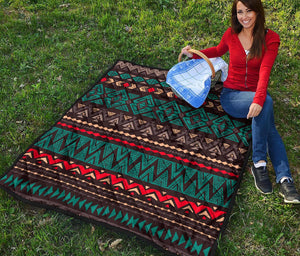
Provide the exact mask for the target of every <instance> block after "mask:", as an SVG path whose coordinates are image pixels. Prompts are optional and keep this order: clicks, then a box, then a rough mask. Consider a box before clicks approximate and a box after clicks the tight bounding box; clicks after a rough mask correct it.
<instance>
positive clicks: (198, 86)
mask: <svg viewBox="0 0 300 256" xmlns="http://www.w3.org/2000/svg"><path fill="white" fill-rule="evenodd" d="M209 60H210V61H211V63H212V65H213V67H214V69H215V71H216V72H217V71H219V70H221V81H222V82H224V81H225V80H226V78H227V75H228V64H227V63H226V62H225V61H224V60H223V59H222V58H220V57H218V58H210V59H209ZM211 76H212V70H211V68H210V66H209V64H208V63H207V61H205V60H204V59H192V60H188V61H184V62H179V63H178V64H176V65H175V66H174V67H172V68H171V69H170V70H169V72H168V74H167V81H166V82H167V84H169V85H170V86H171V88H172V89H173V91H174V92H175V94H176V95H177V96H178V97H180V98H182V99H183V100H185V101H186V102H188V103H189V104H190V105H192V106H193V107H195V108H198V107H200V106H201V105H202V104H203V103H204V101H205V99H206V97H207V95H208V93H209V90H210V87H211V82H212V78H211Z"/></svg>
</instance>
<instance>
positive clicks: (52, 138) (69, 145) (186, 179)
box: [35, 127, 236, 207]
mask: <svg viewBox="0 0 300 256" xmlns="http://www.w3.org/2000/svg"><path fill="white" fill-rule="evenodd" d="M35 145H36V146H38V147H41V148H44V149H47V150H49V151H52V152H55V153H57V154H61V155H64V156H68V157H70V158H74V159H77V160H80V161H82V162H85V163H87V164H92V165H94V166H97V167H99V168H101V169H106V170H110V171H113V172H117V173H123V174H126V175H128V176H130V177H133V178H136V179H138V180H141V181H145V182H148V183H151V184H154V185H157V186H160V187H162V188H166V189H169V190H173V191H176V192H179V193H183V194H185V195H188V196H190V197H193V198H197V199H199V200H205V201H207V202H210V203H213V204H215V205H219V206H223V207H228V205H229V202H230V198H231V195H232V194H233V192H234V188H235V186H236V181H235V180H231V179H226V178H224V177H220V176H217V175H213V174H210V173H204V172H199V171H197V170H196V169H193V168H190V167H188V166H184V165H182V164H179V163H176V162H173V161H170V160H167V159H164V158H161V157H159V154H158V155H157V156H152V155H149V154H144V153H143V152H142V151H143V150H142V149H141V150H140V151H138V150H133V149H131V148H129V147H126V145H124V146H120V145H115V144H112V143H109V141H102V140H96V139H92V138H89V137H85V136H83V135H81V134H78V133H72V132H70V131H66V130H63V129H60V128H58V127H53V128H52V129H51V130H50V131H48V132H47V133H46V134H44V135H43V136H42V137H41V138H40V140H39V141H38V142H37V143H36V144H35ZM210 183H212V184H213V187H214V190H212V188H211V186H210ZM199 186H201V187H199ZM224 190H226V191H224ZM224 196H225V197H226V198H224Z"/></svg>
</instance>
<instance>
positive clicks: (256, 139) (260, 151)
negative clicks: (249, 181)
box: [221, 88, 292, 183]
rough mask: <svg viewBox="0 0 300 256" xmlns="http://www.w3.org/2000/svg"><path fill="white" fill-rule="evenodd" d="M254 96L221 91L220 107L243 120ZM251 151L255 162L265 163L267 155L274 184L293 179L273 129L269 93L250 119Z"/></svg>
mask: <svg viewBox="0 0 300 256" xmlns="http://www.w3.org/2000/svg"><path fill="white" fill-rule="evenodd" d="M254 95H255V92H250V91H237V90H233V89H228V88H223V90H222V93H221V104H222V107H223V109H224V110H225V112H226V113H228V114H229V115H231V116H233V117H236V118H246V117H247V114H248V111H249V107H250V105H251V103H252V101H253V98H254ZM252 150H253V152H252V160H253V162H254V163H257V162H258V161H260V160H264V161H267V153H268V154H269V157H270V159H271V162H272V164H273V168H274V170H275V174H276V182H277V183H279V181H280V179H281V178H283V177H288V178H292V176H291V173H290V168H289V163H288V158H287V154H286V150H285V147H284V144H283V142H282V139H281V137H280V135H279V134H278V132H277V130H276V127H275V123H274V113H273V100H272V98H271V96H270V95H269V94H267V97H266V101H265V103H264V105H263V108H262V111H261V112H260V114H259V115H258V116H257V117H254V118H252Z"/></svg>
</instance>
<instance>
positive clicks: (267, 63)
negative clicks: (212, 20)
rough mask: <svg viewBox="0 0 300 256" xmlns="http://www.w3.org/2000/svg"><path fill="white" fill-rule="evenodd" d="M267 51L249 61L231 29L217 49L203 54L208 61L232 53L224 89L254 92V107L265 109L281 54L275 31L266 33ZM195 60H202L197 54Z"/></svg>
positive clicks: (213, 48)
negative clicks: (255, 105) (276, 63)
mask: <svg viewBox="0 0 300 256" xmlns="http://www.w3.org/2000/svg"><path fill="white" fill-rule="evenodd" d="M265 39H266V46H267V47H266V48H267V49H265V48H264V47H263V53H262V57H261V58H253V59H250V60H248V61H247V59H246V53H245V50H244V48H243V46H242V44H241V42H240V40H239V38H238V35H237V34H236V33H234V32H233V30H232V29H231V28H228V29H227V30H226V32H225V33H224V35H223V37H222V39H221V42H220V43H219V45H218V46H215V47H211V48H208V49H205V50H202V51H201V52H203V53H204V54H205V55H206V56H207V57H208V58H214V57H220V56H222V55H223V54H225V53H226V52H227V51H228V50H229V56H230V57H229V58H230V60H229V69H228V77H227V79H226V81H225V82H224V84H223V86H224V87H226V88H230V89H234V90H239V91H253V92H255V96H254V99H253V103H257V104H259V105H261V106H263V104H264V102H265V99H266V95H267V87H268V82H269V76H270V73H271V69H272V66H273V64H274V61H275V59H276V56H277V53H278V47H279V44H280V38H279V35H278V34H276V33H275V32H274V31H272V30H268V32H267V33H266V37H265ZM193 58H195V59H197V58H200V57H199V56H198V55H196V54H194V55H193Z"/></svg>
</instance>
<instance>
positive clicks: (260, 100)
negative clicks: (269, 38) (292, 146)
mask: <svg viewBox="0 0 300 256" xmlns="http://www.w3.org/2000/svg"><path fill="white" fill-rule="evenodd" d="M279 44H280V41H279V37H278V41H277V40H276V41H274V42H272V43H270V44H268V45H267V50H266V52H265V54H264V57H263V60H262V63H261V66H260V70H259V80H258V83H257V88H256V93H255V96H254V99H253V103H257V104H259V105H261V106H263V104H264V102H265V99H266V96H267V88H268V83H269V78H270V74H271V70H272V67H273V64H274V62H275V59H276V57H277V54H278V48H279Z"/></svg>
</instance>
